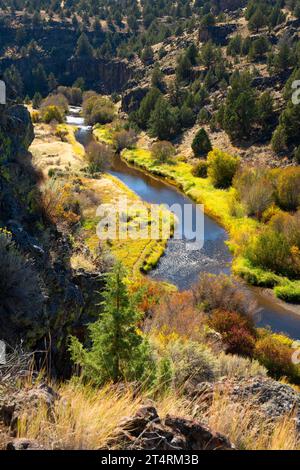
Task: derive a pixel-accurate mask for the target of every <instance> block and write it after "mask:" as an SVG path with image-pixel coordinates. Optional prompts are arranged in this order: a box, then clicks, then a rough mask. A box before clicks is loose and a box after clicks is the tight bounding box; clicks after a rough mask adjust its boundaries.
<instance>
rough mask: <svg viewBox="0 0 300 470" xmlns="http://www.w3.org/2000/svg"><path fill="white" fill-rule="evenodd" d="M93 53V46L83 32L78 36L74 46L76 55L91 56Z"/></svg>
mask: <svg viewBox="0 0 300 470" xmlns="http://www.w3.org/2000/svg"><path fill="white" fill-rule="evenodd" d="M93 55H94V50H93V47H92V46H91V44H90V42H89V40H88V37H87V35H86V34H85V33H82V35H81V36H80V37H79V39H78V42H77V48H76V56H77V57H85V58H91V57H93Z"/></svg>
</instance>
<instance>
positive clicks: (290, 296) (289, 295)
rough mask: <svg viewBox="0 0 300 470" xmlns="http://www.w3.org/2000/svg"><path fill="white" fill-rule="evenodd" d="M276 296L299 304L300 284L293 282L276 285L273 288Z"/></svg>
mask: <svg viewBox="0 0 300 470" xmlns="http://www.w3.org/2000/svg"><path fill="white" fill-rule="evenodd" d="M274 292H275V295H276V297H278V299H281V300H283V301H284V302H289V303H292V304H293V303H294V304H299V303H300V286H295V285H294V284H291V285H287V286H277V287H275V289H274Z"/></svg>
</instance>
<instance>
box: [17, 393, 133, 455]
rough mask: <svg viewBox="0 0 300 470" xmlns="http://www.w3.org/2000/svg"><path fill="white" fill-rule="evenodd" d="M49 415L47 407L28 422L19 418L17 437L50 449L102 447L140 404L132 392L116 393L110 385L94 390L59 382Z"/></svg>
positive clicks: (42, 408) (41, 409)
mask: <svg viewBox="0 0 300 470" xmlns="http://www.w3.org/2000/svg"><path fill="white" fill-rule="evenodd" d="M58 393H59V394H60V396H61V400H60V401H59V402H58V403H57V405H56V408H55V410H54V413H53V415H52V416H49V415H48V413H47V408H46V407H43V406H42V407H41V408H40V409H39V410H38V413H37V415H36V416H35V418H34V419H31V420H30V421H29V422H27V421H26V417H25V416H24V418H23V419H22V420H21V422H20V426H19V437H26V438H32V439H37V440H38V441H39V442H40V443H42V444H43V445H44V446H45V447H47V448H50V449H64V450H66V449H77V450H81V449H91V450H92V449H94V450H95V449H99V448H103V447H105V445H106V443H107V441H108V440H109V439H110V438H111V437H112V436H113V435H114V433H115V431H116V428H117V426H118V424H119V422H120V421H121V419H122V418H124V417H125V416H131V415H132V414H134V413H135V412H136V410H137V409H138V408H139V406H140V405H141V398H133V395H132V392H130V391H128V392H123V393H118V392H116V391H115V390H113V389H111V388H110V387H109V386H107V387H105V388H103V389H101V390H97V389H93V388H92V387H89V386H81V385H74V384H65V385H62V386H61V387H60V388H59V390H58Z"/></svg>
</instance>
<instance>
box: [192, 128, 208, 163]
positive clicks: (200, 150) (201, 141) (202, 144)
mask: <svg viewBox="0 0 300 470" xmlns="http://www.w3.org/2000/svg"><path fill="white" fill-rule="evenodd" d="M192 149H193V152H194V155H195V157H206V156H207V154H208V153H209V152H210V151H211V150H212V145H211V142H210V139H209V137H208V134H207V132H206V130H205V129H203V128H202V129H200V130H199V131H198V132H197V134H196V135H195V138H194V140H193V143H192Z"/></svg>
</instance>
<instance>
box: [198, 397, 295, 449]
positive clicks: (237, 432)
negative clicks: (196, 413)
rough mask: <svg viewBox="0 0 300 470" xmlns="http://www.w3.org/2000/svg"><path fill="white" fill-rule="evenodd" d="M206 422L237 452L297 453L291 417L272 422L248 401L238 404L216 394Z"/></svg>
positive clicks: (230, 398)
mask: <svg viewBox="0 0 300 470" xmlns="http://www.w3.org/2000/svg"><path fill="white" fill-rule="evenodd" d="M207 421H208V424H209V426H211V427H212V429H214V430H215V431H217V432H220V433H222V434H224V435H226V436H228V437H229V438H230V440H231V441H232V442H233V443H234V444H235V446H236V447H237V449H240V450H300V440H299V435H298V434H297V430H296V422H295V419H294V416H293V415H286V416H283V417H282V418H280V419H277V421H276V422H272V421H271V419H267V418H266V416H265V415H264V414H260V413H259V411H258V410H257V409H256V408H255V405H254V403H253V401H251V400H250V401H249V400H247V402H241V403H238V402H236V401H233V399H232V397H229V396H227V395H226V394H225V395H223V396H221V395H219V394H216V395H215V397H214V401H213V404H212V406H211V408H210V409H209V411H208V412H207Z"/></svg>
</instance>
